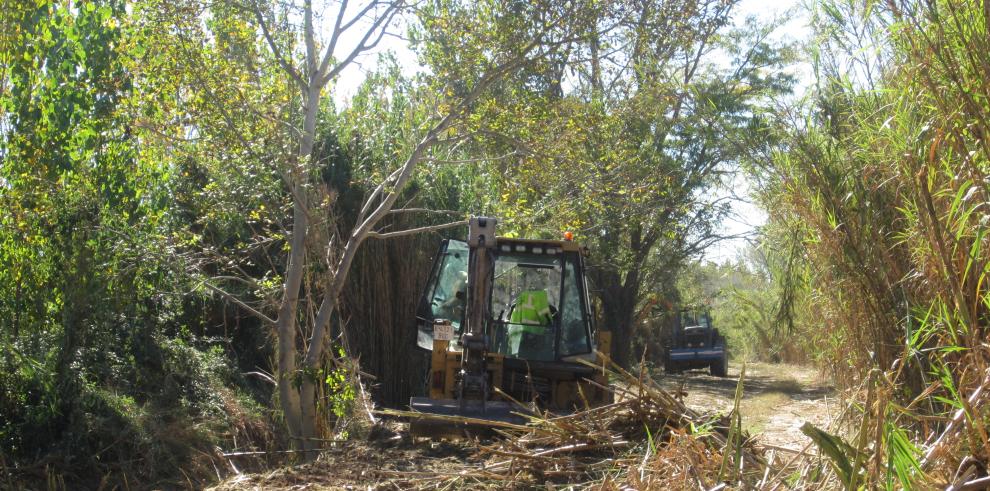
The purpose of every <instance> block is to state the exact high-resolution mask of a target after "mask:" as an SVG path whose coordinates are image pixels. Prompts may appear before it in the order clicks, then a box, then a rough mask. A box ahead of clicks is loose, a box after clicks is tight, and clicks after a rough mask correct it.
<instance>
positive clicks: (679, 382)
mask: <svg viewBox="0 0 990 491" xmlns="http://www.w3.org/2000/svg"><path fill="white" fill-rule="evenodd" d="M740 368H741V365H740V364H736V363H731V364H730V365H729V376H728V377H726V378H718V377H712V376H710V375H709V374H708V371H707V370H704V371H702V370H694V371H690V372H684V373H682V374H678V375H663V376H660V377H658V381H659V382H660V384H661V385H662V386H663V387H664V388H666V389H668V390H670V391H671V392H674V391H678V390H680V391H682V392H684V393H686V394H685V395H684V403H685V404H687V406H688V407H690V408H692V409H694V410H697V411H701V412H713V411H721V412H724V413H728V412H729V411H730V410H731V409H732V402H733V397H734V395H735V391H736V382H737V381H738V379H739V371H740ZM837 408H838V404H837V403H836V399H835V394H834V390H833V389H832V387H830V386H829V385H828V384H827V383H825V382H824V381H822V380H821V379H820V378H819V377H818V376H817V373H816V372H815V371H814V370H813V369H810V368H806V367H800V366H795V365H782V364H767V363H748V364H747V365H746V378H745V380H744V381H743V398H742V401H741V403H740V409H741V412H742V423H743V427H744V428H745V429H746V430H748V431H749V433H750V434H751V435H754V436H756V438H757V440H758V441H760V442H761V443H766V444H770V445H776V446H780V447H786V448H790V449H793V450H800V449H801V448H802V447H804V445H805V444H807V443H808V442H809V440H808V438H807V437H805V436H804V434H802V433H801V430H800V427H801V425H802V424H804V423H805V422H806V421H810V422H811V423H812V424H814V425H815V426H818V427H819V428H826V427H828V425H829V423H830V422H831V420H830V418H831V417H835V415H836V414H837V412H838V411H837Z"/></svg>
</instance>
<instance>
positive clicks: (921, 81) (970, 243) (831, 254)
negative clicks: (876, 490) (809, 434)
mask: <svg viewBox="0 0 990 491" xmlns="http://www.w3.org/2000/svg"><path fill="white" fill-rule="evenodd" d="M814 23H815V27H816V33H817V35H818V39H817V40H816V41H817V47H816V49H815V51H814V52H813V53H812V57H813V58H812V59H813V62H814V63H815V67H816V71H817V82H818V83H817V85H816V87H815V88H814V89H813V90H812V92H811V93H810V94H809V96H808V98H807V100H806V101H804V103H803V104H801V105H799V106H798V107H796V108H793V112H792V113H789V114H782V115H781V125H782V126H781V127H779V128H778V129H777V131H776V132H777V134H778V137H776V138H778V139H779V140H780V141H781V142H782V144H781V146H780V147H779V149H778V150H777V151H776V152H775V155H774V157H773V159H772V162H771V163H770V164H769V165H768V166H766V167H761V169H760V171H761V172H760V176H761V179H762V180H763V182H764V183H765V184H766V187H765V189H764V190H763V192H764V194H763V198H762V199H763V201H764V203H765V205H766V208H767V209H768V210H769V213H770V221H771V223H770V229H771V230H772V231H774V232H775V234H776V235H774V236H770V237H769V240H768V242H769V243H770V244H772V245H776V246H777V247H776V248H771V250H774V249H776V250H777V251H778V255H779V256H781V258H783V257H786V253H785V254H781V253H780V252H779V251H789V250H791V249H792V247H791V246H790V245H788V244H791V245H793V244H794V243H796V242H797V243H800V244H801V246H802V249H803V251H802V253H801V254H800V255H797V256H791V257H794V258H796V261H795V262H796V264H795V266H796V267H795V268H792V269H791V271H792V273H791V274H787V275H782V276H780V277H778V278H775V279H774V281H775V283H778V284H780V285H782V286H783V285H784V283H785V282H786V283H787V288H780V290H779V291H781V292H796V293H797V297H796V298H804V299H806V300H805V301H803V302H797V303H787V302H785V301H784V299H782V300H781V302H780V303H781V305H785V306H787V308H786V309H785V311H786V312H789V313H790V315H791V319H792V320H793V321H794V324H795V325H796V326H798V329H799V330H807V331H806V332H809V333H811V334H812V336H813V338H814V343H815V345H816V346H818V347H819V349H820V350H821V352H822V355H823V356H822V361H823V367H824V368H825V369H827V370H830V371H831V372H832V373H833V374H834V375H835V378H836V379H837V380H838V381H839V382H840V383H842V384H844V385H846V386H848V387H862V389H863V390H862V392H865V393H866V394H871V395H874V396H875V399H876V401H875V403H872V404H866V405H864V409H863V411H862V413H861V414H859V415H858V417H861V418H862V421H861V422H859V421H857V423H856V424H857V425H861V426H862V427H864V428H865V427H869V428H872V429H874V430H873V431H872V435H873V437H872V438H870V440H869V441H868V443H870V444H871V445H870V446H869V447H866V446H865V445H860V449H861V451H862V452H870V453H871V454H872V456H870V455H867V456H865V457H864V458H863V462H867V461H870V460H871V458H872V461H873V462H886V466H885V467H884V466H878V465H872V466H868V467H865V468H864V469H863V476H862V480H860V481H859V482H862V483H863V484H864V485H866V486H874V485H876V486H879V485H886V486H891V487H892V486H894V485H895V484H894V483H895V482H896V483H899V484H900V485H902V486H904V487H905V488H912V487H916V486H919V485H920V484H919V483H920V482H926V483H928V485H931V483H936V482H937V483H941V482H943V481H947V480H949V479H950V477H951V474H952V472H953V471H954V469H956V467H957V466H958V461H959V459H961V457H962V455H963V454H964V453H973V454H975V455H985V451H982V450H976V449H975V447H974V446H972V445H971V444H970V443H965V442H967V440H968V441H977V440H980V441H985V438H984V437H983V436H982V435H983V434H984V433H983V430H981V429H980V428H982V427H983V426H984V423H982V422H981V420H980V417H977V416H975V410H974V409H971V408H968V409H966V410H965V411H966V413H967V414H971V413H972V414H971V416H973V417H974V418H975V419H972V420H968V421H970V422H971V423H969V424H967V425H965V426H966V428H965V429H964V430H962V435H965V436H959V437H958V439H955V440H952V442H951V443H946V445H947V447H953V448H955V449H956V452H957V453H956V454H952V453H951V452H947V454H946V455H949V456H946V457H940V458H938V459H935V460H934V461H929V462H926V465H927V466H928V467H927V468H925V471H926V472H929V471H932V472H934V473H935V474H939V475H940V476H941V477H936V476H935V475H932V474H923V473H922V472H921V466H920V464H919V459H918V450H917V448H916V445H917V444H918V442H923V441H931V439H932V438H933V435H934V434H937V433H938V432H940V431H942V429H943V428H944V426H942V425H941V424H938V425H935V427H934V428H933V427H932V426H931V425H930V424H929V421H931V418H936V419H941V418H944V417H945V416H948V415H951V414H953V412H954V411H955V410H956V408H958V407H965V404H964V403H963V398H962V397H961V394H964V393H968V392H969V391H972V390H973V389H974V388H975V387H976V386H977V384H979V383H980V381H982V380H983V376H984V375H982V374H984V372H985V370H986V367H987V364H988V362H987V360H988V358H987V352H986V350H985V346H984V340H985V339H986V336H987V331H986V322H985V321H986V319H987V318H988V310H987V306H988V303H987V298H988V296H987V291H986V286H985V283H986V276H987V272H988V268H987V264H988V262H987V256H986V255H987V252H986V251H987V248H986V246H987V233H986V228H987V221H986V212H985V210H983V207H984V206H985V204H986V202H987V199H988V197H990V194H988V193H987V188H986V186H985V183H986V180H987V174H988V172H990V150H988V147H987V144H986V141H985V138H983V137H982V136H980V135H983V134H984V133H985V132H986V131H987V130H988V129H990V119H988V114H990V106H988V104H987V101H988V100H990V98H988V94H987V87H986V83H985V82H986V71H985V67H986V66H988V62H990V58H988V56H990V54H988V51H990V46H988V42H987V40H988V39H990V38H988V37H987V35H988V31H987V27H988V25H987V18H986V15H985V11H984V9H983V7H982V6H981V5H978V4H975V3H960V2H949V1H936V2H925V3H915V2H888V3H885V4H874V3H866V4H858V3H855V2H831V1H823V2H819V3H818V4H817V5H816V11H815V17H814ZM802 113H803V114H806V115H807V116H803V117H802V116H797V114H802ZM871 373H881V374H883V376H882V377H879V378H877V377H873V376H871V375H869V374H871ZM869 397H870V396H867V400H868V401H869ZM892 407H897V408H910V409H903V410H898V411H892V410H890V408H892ZM983 419H984V420H985V418H983ZM950 454H951V455H950ZM853 471H855V473H858V472H859V469H853V470H852V471H849V472H853ZM843 472H845V471H842V470H841V469H840V474H842V473H843ZM849 472H845V474H846V477H849ZM855 475H859V474H855ZM939 479H941V481H940V480H939Z"/></svg>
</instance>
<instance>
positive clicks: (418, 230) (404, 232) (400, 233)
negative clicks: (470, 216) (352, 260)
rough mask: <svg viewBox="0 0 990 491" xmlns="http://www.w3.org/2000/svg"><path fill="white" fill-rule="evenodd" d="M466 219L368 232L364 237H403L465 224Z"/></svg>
mask: <svg viewBox="0 0 990 491" xmlns="http://www.w3.org/2000/svg"><path fill="white" fill-rule="evenodd" d="M467 224H468V221H467V220H461V221H457V222H450V223H444V224H442V225H429V226H426V227H418V228H411V229H408V230H398V231H395V232H384V233H382V232H368V234H367V235H366V237H368V238H369V239H392V238H395V237H404V236H406V235H414V234H420V233H424V232H435V231H437V230H444V229H448V228H454V227H460V226H461V225H467Z"/></svg>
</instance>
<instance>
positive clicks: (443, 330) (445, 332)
mask: <svg viewBox="0 0 990 491" xmlns="http://www.w3.org/2000/svg"><path fill="white" fill-rule="evenodd" d="M433 339H436V340H437V341H450V340H451V339H454V326H453V325H451V324H433Z"/></svg>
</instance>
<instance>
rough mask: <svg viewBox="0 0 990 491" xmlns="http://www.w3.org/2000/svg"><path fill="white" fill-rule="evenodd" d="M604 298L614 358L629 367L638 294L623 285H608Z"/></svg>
mask: <svg viewBox="0 0 990 491" xmlns="http://www.w3.org/2000/svg"><path fill="white" fill-rule="evenodd" d="M616 276H617V275H616ZM602 300H603V301H602V304H603V305H602V307H603V310H604V312H603V314H604V321H605V327H606V328H608V329H611V330H612V353H611V356H612V360H613V361H614V362H615V363H617V364H618V365H619V366H621V367H623V368H629V353H630V352H631V351H632V336H633V332H634V329H633V326H632V320H633V315H634V311H635V307H636V294H635V293H632V292H630V291H629V290H628V289H627V288H625V287H624V286H623V285H616V286H607V287H606V290H605V292H604V295H603V298H602Z"/></svg>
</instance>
